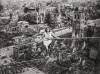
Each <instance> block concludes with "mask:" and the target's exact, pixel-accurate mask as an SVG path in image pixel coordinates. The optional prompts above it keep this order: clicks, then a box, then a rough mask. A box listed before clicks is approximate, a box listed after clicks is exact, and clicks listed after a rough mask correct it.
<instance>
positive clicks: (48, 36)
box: [43, 28, 57, 51]
mask: <svg viewBox="0 0 100 74" xmlns="http://www.w3.org/2000/svg"><path fill="white" fill-rule="evenodd" d="M53 38H57V37H56V36H55V35H54V33H53V32H52V31H51V30H50V29H49V28H46V29H45V32H44V34H43V45H44V46H45V47H46V49H47V51H48V50H49V46H50V44H51V43H52V39H53Z"/></svg>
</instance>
